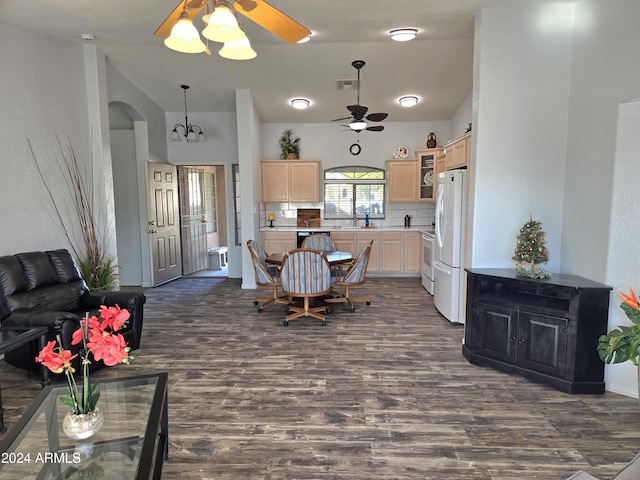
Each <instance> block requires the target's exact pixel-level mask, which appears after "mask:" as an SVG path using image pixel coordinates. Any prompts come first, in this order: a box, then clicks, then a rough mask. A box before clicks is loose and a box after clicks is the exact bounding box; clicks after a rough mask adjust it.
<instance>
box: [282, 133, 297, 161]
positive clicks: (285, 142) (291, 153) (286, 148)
mask: <svg viewBox="0 0 640 480" xmlns="http://www.w3.org/2000/svg"><path fill="white" fill-rule="evenodd" d="M278 145H279V146H280V158H291V159H298V158H300V138H299V137H296V138H293V130H291V129H290V128H288V129H286V130H285V131H284V132H282V135H281V136H280V140H278Z"/></svg>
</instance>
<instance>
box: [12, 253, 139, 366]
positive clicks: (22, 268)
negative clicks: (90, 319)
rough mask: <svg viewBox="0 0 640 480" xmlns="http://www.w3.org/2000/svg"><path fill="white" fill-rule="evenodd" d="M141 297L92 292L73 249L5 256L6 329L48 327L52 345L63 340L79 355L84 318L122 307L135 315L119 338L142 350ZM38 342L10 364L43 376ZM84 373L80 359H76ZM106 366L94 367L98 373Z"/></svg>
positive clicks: (14, 354) (18, 351)
mask: <svg viewBox="0 0 640 480" xmlns="http://www.w3.org/2000/svg"><path fill="white" fill-rule="evenodd" d="M145 301H146V297H145V296H144V294H143V293H139V292H116V291H113V292H91V291H90V290H89V289H88V288H87V285H86V283H85V282H84V280H83V279H82V277H81V276H80V272H79V270H78V267H77V265H76V263H75V261H74V259H73V257H72V256H71V254H70V253H69V252H68V251H67V250H62V249H61V250H51V251H47V252H28V253H19V254H16V255H8V256H2V257H0V323H1V324H2V326H19V327H23V326H27V327H28V326H46V327H48V328H49V335H48V337H49V338H48V340H55V339H56V335H60V339H61V342H62V347H63V348H65V349H68V350H72V351H73V352H74V353H75V352H77V351H78V349H79V346H72V345H71V336H72V335H73V332H74V331H75V330H77V329H78V327H79V326H80V319H81V318H84V316H85V314H86V313H87V312H88V313H89V315H97V314H98V309H99V308H100V306H101V305H106V306H113V305H116V304H117V305H119V306H120V307H121V308H126V309H127V310H129V312H130V313H131V317H130V318H129V320H128V322H127V324H126V325H125V326H124V328H123V329H122V330H120V332H119V333H122V335H123V337H124V338H125V340H126V341H127V343H128V345H129V346H130V347H131V349H132V350H136V349H137V348H138V347H139V346H140V337H141V336H142V315H143V305H144V303H145ZM37 354H38V345H37V342H33V344H29V345H27V346H25V347H23V348H21V349H16V350H14V351H11V352H8V353H6V354H5V360H6V362H7V363H9V364H11V365H14V366H16V367H19V368H22V369H25V370H29V371H34V372H37V371H38V368H39V365H38V364H36V362H35V357H36V355H37ZM76 362H77V364H76V365H74V366H75V367H76V368H79V366H80V363H79V358H76ZM100 366H101V365H99V364H96V365H92V366H91V369H92V370H94V369H95V368H97V367H100Z"/></svg>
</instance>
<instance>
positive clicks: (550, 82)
mask: <svg viewBox="0 0 640 480" xmlns="http://www.w3.org/2000/svg"><path fill="white" fill-rule="evenodd" d="M572 13H573V10H572V7H571V6H569V5H565V4H561V5H556V6H545V5H538V6H536V7H531V8H521V9H515V8H503V9H486V10H482V12H481V13H480V15H479V17H477V18H476V43H475V49H474V52H475V53H474V55H475V58H474V63H475V68H474V100H473V101H474V114H473V132H474V133H473V144H474V146H473V151H472V154H473V160H472V162H473V169H472V177H471V190H470V195H471V196H470V205H469V208H470V212H471V216H472V219H473V220H472V221H473V225H472V229H471V231H472V232H473V233H472V235H473V238H472V245H473V247H472V257H471V262H472V266H474V267H504V268H512V267H513V266H514V261H513V260H512V259H511V257H512V255H513V251H514V247H515V242H516V235H517V233H518V230H519V228H520V227H521V226H522V225H523V224H524V223H525V222H526V221H527V220H528V219H529V216H530V215H532V216H533V217H534V218H536V219H538V220H540V221H542V223H543V228H544V230H545V232H546V238H547V247H548V248H549V251H550V261H549V263H548V264H547V266H546V268H547V269H549V270H550V271H552V272H557V271H559V267H560V241H561V229H562V205H563V196H564V193H563V188H564V175H565V173H564V164H565V151H566V130H567V117H568V107H569V82H570V66H571V42H572V29H571V20H572ZM546 16H551V17H553V18H555V19H556V21H558V20H560V19H562V20H564V24H563V25H560V26H559V27H558V28H555V29H548V28H543V27H542V26H541V23H540V22H541V19H542V18H545V17H546Z"/></svg>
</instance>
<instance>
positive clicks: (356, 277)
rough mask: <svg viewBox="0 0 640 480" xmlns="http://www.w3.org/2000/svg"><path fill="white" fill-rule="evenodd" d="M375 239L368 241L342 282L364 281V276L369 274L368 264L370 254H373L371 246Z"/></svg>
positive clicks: (356, 282) (358, 282) (359, 282)
mask: <svg viewBox="0 0 640 480" xmlns="http://www.w3.org/2000/svg"><path fill="white" fill-rule="evenodd" d="M372 244H373V241H371V242H369V243H367V244H366V245H365V246H364V247H363V248H362V250H361V251H360V254H359V255H358V258H356V259H355V261H354V262H353V265H352V266H351V268H350V269H349V270H348V271H347V273H345V275H344V278H342V280H341V281H340V283H342V284H344V283H350V284H354V285H355V284H361V283H364V277H365V275H366V274H367V266H368V265H369V256H370V255H371V246H372Z"/></svg>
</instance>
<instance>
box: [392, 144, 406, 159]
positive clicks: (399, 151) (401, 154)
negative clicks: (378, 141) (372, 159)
mask: <svg viewBox="0 0 640 480" xmlns="http://www.w3.org/2000/svg"><path fill="white" fill-rule="evenodd" d="M407 155H409V149H408V148H407V147H405V146H404V145H400V146H399V147H396V149H395V150H394V151H393V158H407Z"/></svg>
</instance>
